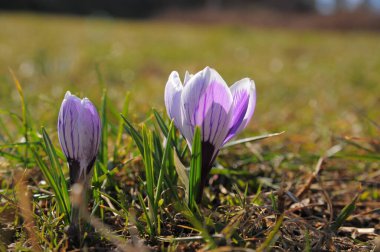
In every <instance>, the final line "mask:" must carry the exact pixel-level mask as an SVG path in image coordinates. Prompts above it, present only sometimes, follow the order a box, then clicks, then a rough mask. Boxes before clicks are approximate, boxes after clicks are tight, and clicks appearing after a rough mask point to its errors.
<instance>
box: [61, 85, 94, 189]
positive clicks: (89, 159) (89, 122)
mask: <svg viewBox="0 0 380 252" xmlns="http://www.w3.org/2000/svg"><path fill="white" fill-rule="evenodd" d="M100 133H101V123H100V118H99V115H98V112H97V111H96V108H95V106H94V105H93V104H92V103H91V101H90V100H89V99H87V98H83V99H82V100H81V99H79V98H78V97H76V96H75V95H72V94H71V93H70V92H69V91H68V92H67V93H66V95H65V98H64V99H63V102H62V105H61V109H60V111H59V116H58V138H59V143H60V145H61V148H62V150H63V153H64V154H65V156H66V158H67V162H68V164H69V170H70V183H71V185H73V184H74V183H82V184H84V183H88V182H89V179H90V178H91V171H92V167H93V166H94V162H95V160H96V155H97V153H98V149H99V144H100Z"/></svg>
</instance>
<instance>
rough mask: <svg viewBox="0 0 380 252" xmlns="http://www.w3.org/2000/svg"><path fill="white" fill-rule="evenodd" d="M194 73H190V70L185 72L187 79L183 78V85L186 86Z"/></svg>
mask: <svg viewBox="0 0 380 252" xmlns="http://www.w3.org/2000/svg"><path fill="white" fill-rule="evenodd" d="M193 76H194V74H190V73H189V72H188V71H186V73H185V79H184V80H183V85H184V86H186V83H187V82H188V81H189V80H190V79H191V77H193Z"/></svg>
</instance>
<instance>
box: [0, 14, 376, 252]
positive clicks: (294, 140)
mask: <svg viewBox="0 0 380 252" xmlns="http://www.w3.org/2000/svg"><path fill="white" fill-rule="evenodd" d="M0 23H1V24H2V28H1V29H0V111H1V113H0V119H1V120H0V123H1V128H0V141H1V142H0V143H1V145H0V156H1V157H0V172H1V173H0V220H1V222H0V223H1V224H0V248H1V250H5V249H6V248H9V249H11V250H12V248H13V250H21V249H23V250H28V249H31V248H33V246H35V244H39V245H38V246H41V247H42V248H43V249H45V250H53V249H57V248H66V249H73V248H74V247H73V246H72V245H71V244H70V243H69V242H68V238H67V236H66V235H65V231H64V227H65V224H64V221H63V219H64V217H62V215H59V214H58V213H57V212H56V210H57V204H56V203H55V202H56V199H55V196H52V189H51V187H50V186H49V185H48V184H46V177H44V175H43V174H42V173H41V167H40V165H38V163H36V161H35V159H34V158H33V157H35V155H37V156H40V157H41V159H42V161H43V162H45V163H47V164H48V165H49V162H48V155H47V154H46V153H45V152H44V151H43V149H42V148H41V147H39V144H36V145H35V146H36V147H34V143H33V141H36V142H43V140H42V138H41V136H42V131H41V126H44V127H45V129H46V131H47V133H48V134H49V136H50V138H51V139H52V142H53V145H54V146H55V147H56V148H57V150H59V144H58V138H57V132H56V120H57V114H58V111H59V107H60V104H61V100H62V99H63V96H64V94H65V92H66V90H71V91H72V92H73V93H75V94H77V95H79V96H87V97H89V98H90V99H91V100H92V101H93V102H94V104H95V105H96V106H97V107H98V108H99V110H101V108H103V105H101V104H102V102H101V97H102V94H103V90H104V89H107V95H108V100H107V101H108V103H107V110H106V111H107V113H106V114H107V121H106V122H107V123H106V125H107V126H108V128H107V129H108V136H109V137H108V142H107V146H108V151H106V153H107V154H105V156H104V155H103V156H102V157H99V162H98V163H99V167H100V166H101V165H100V164H104V165H105V167H108V168H109V169H110V168H113V167H115V166H116V168H115V169H113V170H112V171H113V172H112V173H110V174H109V173H107V179H106V180H104V178H103V180H100V179H99V180H96V181H95V182H98V183H94V185H93V186H94V191H95V192H98V194H97V196H98V198H96V195H95V199H94V200H91V201H90V205H89V208H90V209H89V210H91V209H96V210H94V212H93V216H94V217H96V218H97V220H98V219H100V220H102V221H101V223H106V224H108V228H109V229H111V230H112V231H114V233H113V234H114V235H115V236H116V237H117V238H118V239H121V242H120V240H118V242H115V240H112V239H111V238H110V237H108V236H106V235H104V234H103V233H102V232H100V231H99V229H100V228H99V226H95V229H94V228H89V229H88V230H89V231H88V233H89V236H88V238H87V240H86V242H85V243H86V246H87V247H88V248H90V250H95V249H96V248H97V249H104V250H107V249H110V248H114V247H115V246H117V245H119V246H121V245H120V244H124V243H131V241H133V243H134V245H135V246H143V247H144V248H147V249H155V250H180V251H181V250H183V251H190V250H194V249H198V248H203V249H206V248H207V246H211V247H213V246H214V247H218V248H219V251H225V250H230V249H231V248H230V246H232V247H236V248H237V247H240V248H251V249H258V250H260V249H263V248H264V249H265V248H268V247H272V248H273V249H274V250H285V251H294V250H306V251H309V250H326V251H329V250H330V251H335V250H351V251H360V250H361V251H368V250H370V249H373V248H374V247H375V239H376V237H379V232H380V223H379V217H380V216H379V209H380V200H379V193H380V189H379V188H380V186H379V181H380V180H379V179H380V173H379V159H380V154H379V151H380V138H379V133H380V126H379V123H380V122H379V118H380V114H379V110H378V107H379V105H380V99H379V96H378V94H379V93H380V85H379V82H380V72H379V70H378V69H380V34H378V33H375V32H369V31H360V30H359V31H358V30H355V31H345V32H342V31H334V30H329V31H324V30H309V31H308V30H297V29H282V28H275V27H271V28H269V27H261V28H257V27H256V28H255V27H252V26H249V25H244V24H241V23H234V24H229V23H224V24H216V23H211V24H209V23H201V22H195V23H191V22H188V21H187V22H184V23H179V22H169V21H168V20H166V21H165V20H163V19H161V20H160V19H157V20H144V21H132V20H119V19H112V18H108V19H104V18H95V17H94V18H91V17H87V18H83V17H82V18H81V17H67V16H66V17H55V16H49V15H32V14H7V13H2V14H1V15H0ZM207 65H208V66H211V67H213V68H215V69H216V70H217V71H218V72H219V73H220V74H221V75H222V76H223V78H224V79H225V80H226V81H227V83H229V85H231V84H233V83H234V82H235V81H237V80H239V79H241V78H243V77H250V78H252V79H254V81H255V83H256V88H257V107H256V111H255V114H254V116H253V119H252V121H251V123H250V124H249V126H248V128H247V129H246V130H245V131H244V132H243V133H242V134H241V135H239V138H243V137H249V136H252V135H262V134H265V133H271V132H282V131H284V133H283V134H281V135H280V136H276V137H272V138H269V139H265V140H262V141H260V142H250V143H245V144H242V145H237V146H234V147H230V148H228V149H224V150H222V151H221V153H220V155H219V158H218V159H217V162H216V165H215V167H214V169H213V170H212V172H211V176H210V177H209V179H210V181H209V182H210V186H209V187H208V188H207V189H206V191H205V193H204V197H203V202H202V204H201V205H200V211H201V213H202V216H198V217H199V218H198V220H201V222H202V223H203V225H201V227H198V226H197V225H196V224H197V222H196V221H194V220H193V221H191V220H189V218H186V214H185V212H183V211H182V210H181V209H178V207H175V204H174V203H173V202H171V199H170V197H168V196H167V195H163V196H162V197H163V199H164V204H163V205H161V206H160V208H159V209H160V210H159V213H160V218H161V225H160V232H158V233H156V235H149V232H148V231H147V220H146V216H145V215H144V211H143V206H142V205H141V202H140V201H139V200H138V195H142V197H144V198H145V196H146V192H145V186H144V183H143V181H144V179H145V172H144V164H143V162H142V159H141V156H140V153H139V152H138V150H137V148H136V146H135V144H134V143H133V141H132V140H131V137H130V136H129V135H128V134H127V133H123V134H122V135H120V139H118V138H119V132H118V122H119V120H120V113H122V111H123V103H124V97H125V94H126V93H127V92H129V93H130V94H129V109H128V113H123V114H124V115H126V116H127V118H128V120H130V121H132V122H133V124H134V125H135V127H136V128H139V126H140V125H141V124H142V123H146V124H147V125H148V128H149V129H151V130H152V131H155V132H159V129H158V126H157V124H156V123H155V119H154V116H153V115H152V111H151V108H156V109H157V111H158V113H159V114H160V115H161V116H163V117H164V118H165V120H166V117H165V116H166V115H165V114H166V112H165V109H164V103H163V90H164V87H165V84H166V81H167V78H168V76H169V74H170V72H171V71H173V70H177V71H179V73H180V74H181V75H184V73H185V71H186V70H188V71H190V72H193V73H194V72H196V71H199V70H201V69H203V68H204V67H205V66H207ZM9 69H12V70H13V72H14V73H15V75H16V76H17V78H18V79H19V81H20V83H21V86H22V91H23V94H24V96H25V102H26V106H25V107H26V109H27V113H26V114H25V117H24V116H23V113H22V107H23V106H22V102H21V99H20V97H19V94H18V90H17V88H15V85H14V81H13V79H12V75H11V73H10V70H9ZM23 118H27V129H28V133H27V134H26V135H27V138H29V140H28V141H30V142H31V145H32V147H31V148H30V149H29V150H27V151H25V149H28V148H25V146H24V145H23V144H20V143H22V142H25V131H24V129H25V127H24V126H25V124H24V122H25V120H23ZM166 122H167V120H166ZM161 136H162V135H161ZM14 143H17V144H16V145H11V144H14ZM115 147H117V150H116V151H114V149H115ZM105 150H107V149H105ZM33 151H34V154H33ZM58 156H59V164H60V166H61V167H63V169H64V174H66V175H67V168H66V166H65V162H64V158H63V156H62V154H58ZM104 157H105V158H104ZM185 163H187V164H188V163H189V158H187V159H186V158H185ZM20 174H21V175H20ZM22 175H23V176H22ZM20 176H21V177H20ZM20 178H23V179H20ZM20 181H21V182H23V181H24V182H25V183H21V182H20ZM99 181H101V182H104V181H106V182H105V184H104V185H101V183H99ZM24 184H25V185H26V187H25V186H24ZM23 190H28V191H29V192H30V193H29V196H33V197H32V200H31V201H28V200H26V201H25V202H26V203H25V205H23V204H22V203H20V202H22V200H21V199H23V198H22V193H21V194H20V191H21V192H22V191H23ZM101 192H102V193H104V195H102V198H101V197H100V196H99V195H100V193H101ZM181 192H182V191H181V190H179V191H178V193H179V194H181ZM108 196H109V197H108ZM356 197H357V198H356ZM110 199H115V201H116V203H115V202H114V201H112V200H111V201H112V202H110ZM29 203H30V204H29ZM96 203H99V204H98V205H97V204H96ZM350 204H351V205H350ZM354 205H355V207H356V208H355V210H353V206H354ZM346 206H347V208H346V209H345V210H344V211H342V209H343V208H344V207H346ZM29 208H30V211H24V209H29ZM100 209H102V210H100ZM351 210H352V211H351ZM342 212H343V213H346V214H347V216H342V215H341V214H340V213H342ZM25 213H26V214H25ZM28 214H29V215H28ZM343 215H344V214H343ZM28 216H29V217H30V218H28ZM340 220H342V221H341V222H340ZM23 223H29V224H30V223H32V224H30V225H31V226H32V230H34V231H33V232H34V233H35V235H33V234H32V233H33V232H30V230H29V229H28V225H24V226H23ZM94 225H95V224H94ZM201 229H202V230H203V232H202V233H201V235H199V231H201ZM206 232H207V233H209V234H210V236H211V238H207V237H206V235H205V234H206ZM114 238H115V237H114ZM377 239H378V238H377ZM34 248H35V247H34ZM223 249H225V250H223Z"/></svg>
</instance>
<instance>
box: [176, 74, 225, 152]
mask: <svg viewBox="0 0 380 252" xmlns="http://www.w3.org/2000/svg"><path fill="white" fill-rule="evenodd" d="M181 103H182V105H183V106H182V116H183V125H182V130H183V132H182V134H183V135H184V136H185V138H186V139H187V140H188V143H189V144H190V145H191V143H192V139H193V135H194V128H195V126H199V127H201V130H202V141H203V142H210V143H211V144H212V145H213V146H215V150H218V149H219V148H220V147H221V145H222V144H223V141H224V139H225V138H226V135H227V133H228V130H229V124H230V122H229V121H230V113H229V111H230V108H231V106H232V95H231V93H230V90H229V88H228V86H227V84H226V83H225V82H224V80H223V79H222V77H221V76H220V75H219V74H218V73H217V72H216V71H215V70H214V69H211V68H209V67H206V68H205V69H204V70H202V71H200V72H198V73H197V74H195V75H194V76H193V77H191V78H190V79H189V80H188V82H187V84H186V86H185V87H184V89H183V92H182V96H181Z"/></svg>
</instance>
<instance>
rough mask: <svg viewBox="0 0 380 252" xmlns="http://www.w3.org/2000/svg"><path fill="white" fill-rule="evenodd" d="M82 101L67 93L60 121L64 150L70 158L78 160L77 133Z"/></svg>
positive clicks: (59, 129)
mask: <svg viewBox="0 0 380 252" xmlns="http://www.w3.org/2000/svg"><path fill="white" fill-rule="evenodd" d="M79 109H80V99H79V98H78V97H76V96H74V95H71V93H70V92H67V93H66V95H65V99H64V100H63V102H62V105H61V109H60V112H59V119H58V136H59V142H60V144H61V147H62V150H63V152H64V153H65V155H66V156H67V157H68V158H72V159H76V158H78V156H77V150H78V149H79V136H78V133H77V131H76V128H77V119H78V113H79Z"/></svg>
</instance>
